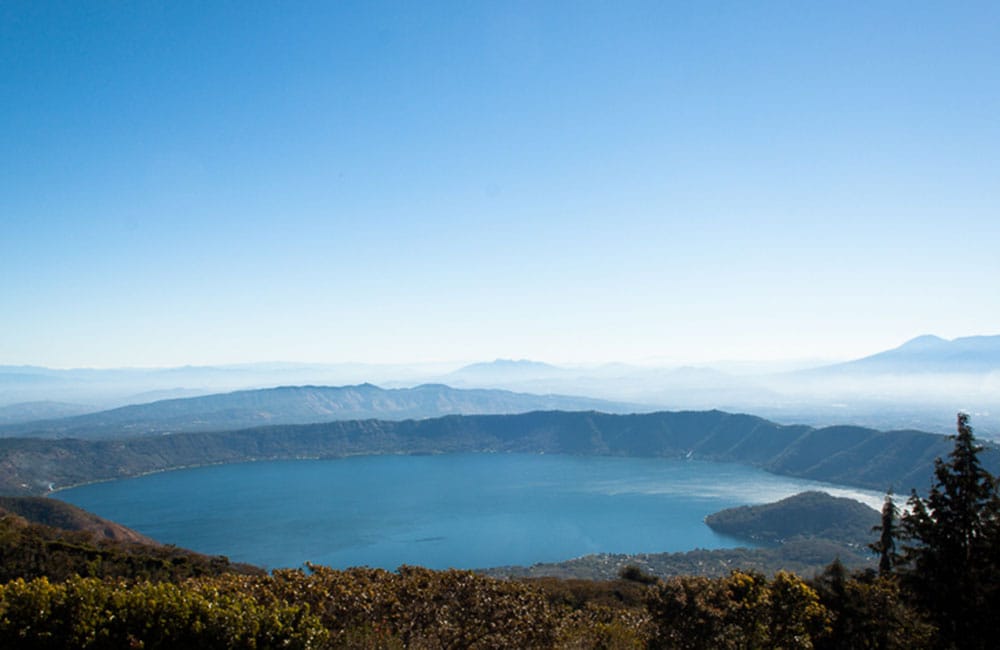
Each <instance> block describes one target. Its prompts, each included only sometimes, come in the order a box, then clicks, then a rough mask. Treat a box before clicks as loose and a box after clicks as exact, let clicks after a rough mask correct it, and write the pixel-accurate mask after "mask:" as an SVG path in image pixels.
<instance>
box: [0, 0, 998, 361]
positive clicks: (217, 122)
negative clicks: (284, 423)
mask: <svg viewBox="0 0 1000 650" xmlns="http://www.w3.org/2000/svg"><path fill="white" fill-rule="evenodd" d="M998 116H1000V5H998V4H997V3H993V2H988V3H975V2H966V3H924V2H905V3H903V2H900V3H867V2H866V3H860V2H859V3H793V2H773V3H772V2H763V3H747V2H731V3H729V2H705V3H667V2H648V3H647V2H549V3H545V2H478V3H477V2H472V3H470V2H455V3H433V2H431V3H414V2H399V3H389V2H358V3H354V2H317V3H308V2H300V3H255V2H226V3H221V2H220V3H200V2H197V3H196V2H163V3H154V2H143V3H129V4H125V3H100V2H94V3H89V2H39V3H35V2H10V3H3V4H0V151H2V154H0V364H4V363H6V364H22V363H30V364H39V365H50V366H57V367H72V366H94V367H108V366H126V365H128V366H133V365H140V366H153V365H181V364H212V363H228V362H243V361H259V360H287V361H319V362H336V361H370V362H403V361H406V362H413V361H428V360H437V361H442V360H473V359H492V358H495V357H512V358H522V357H527V358H535V359H542V360H548V361H554V362H585V361H595V362H600V361H611V360H623V361H641V360H650V359H661V360H682V361H691V360H713V359H776V358H793V357H826V358H848V357H853V356H861V355H864V354H868V353H871V352H875V351H878V350H880V349H884V348H887V347H892V346H895V345H897V344H899V343H902V342H903V341H904V340H906V339H907V338H910V337H912V336H916V335H918V334H923V333H934V334H938V335H941V336H945V337H948V338H951V337H956V336H965V335H971V334H986V333H997V332H998V330H1000V326H998V324H1000V192H998V190H997V188H998V187H1000V118H998Z"/></svg>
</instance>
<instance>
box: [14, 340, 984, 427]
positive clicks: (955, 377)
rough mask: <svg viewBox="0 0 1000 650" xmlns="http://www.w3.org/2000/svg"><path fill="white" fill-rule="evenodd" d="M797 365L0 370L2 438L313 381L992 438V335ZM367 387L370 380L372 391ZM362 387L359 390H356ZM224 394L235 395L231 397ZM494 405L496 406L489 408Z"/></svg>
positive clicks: (431, 410) (391, 391) (507, 407)
mask: <svg viewBox="0 0 1000 650" xmlns="http://www.w3.org/2000/svg"><path fill="white" fill-rule="evenodd" d="M796 366H798V367H795V368H794V369H791V370H788V369H787V367H788V362H782V363H780V364H774V365H771V364H766V363H744V364H732V363H730V364H711V363H706V364H700V365H683V366H638V365H630V364H623V363H617V364H592V365H556V364H550V363H544V362H540V361H529V360H503V359H498V360H495V361H492V362H477V363H472V364H457V363H456V364H442V363H437V364H409V365H403V364H400V365H379V364H298V363H255V364H240V365H231V366H217V367H216V366H202V367H194V366H185V367H179V368H120V369H73V370H62V369H50V368H42V367H37V366H0V435H16V434H18V432H20V433H24V432H27V431H29V430H30V429H31V426H30V423H31V422H37V421H42V420H45V421H55V420H60V419H62V420H63V422H62V424H61V425H58V426H62V427H63V429H64V432H63V433H62V434H61V435H68V434H67V433H66V432H65V431H66V430H68V429H66V427H74V426H76V427H77V428H80V427H83V426H84V425H85V423H86V422H88V421H91V422H92V421H95V416H93V415H91V416H87V417H84V414H85V413H95V414H96V413H97V412H100V411H106V410H108V409H111V408H120V407H123V406H129V405H136V404H152V403H158V404H160V406H159V408H160V409H169V408H171V404H178V405H179V404H181V403H182V402H179V401H176V400H179V399H183V398H189V397H197V396H205V397H203V398H202V399H203V400H205V401H209V400H214V401H216V402H218V401H219V400H221V399H222V398H220V397H218V396H214V397H209V395H211V394H214V393H219V392H222V391H246V390H252V389H260V388H266V387H274V386H285V387H288V388H285V389H284V390H286V391H288V390H292V389H291V387H292V386H300V387H307V386H313V388H312V390H313V391H325V392H326V393H330V392H331V391H335V390H339V391H340V392H341V393H344V394H346V392H347V391H350V390H353V391H354V397H353V399H354V400H355V401H357V400H362V401H364V400H370V399H372V395H374V394H375V392H374V391H382V392H381V393H379V394H380V395H381V398H380V399H382V400H383V401H385V400H388V401H386V403H385V404H383V406H384V408H380V407H379V406H377V405H376V404H374V403H372V404H370V405H369V408H368V409H367V410H365V409H362V408H360V407H358V406H357V405H355V406H344V405H340V406H338V407H337V409H339V412H337V411H336V410H335V411H333V412H330V413H326V415H330V417H337V418H340V419H350V418H352V417H384V416H385V415H386V414H391V413H392V412H394V411H395V413H396V415H395V416H392V417H399V418H405V417H431V416H435V415H442V414H445V413H515V412H520V411H528V410H537V409H551V408H561V409H566V410H589V409H593V410H600V411H607V412H619V413H622V412H642V411H653V410H664V409H667V410H676V409H713V408H717V409H722V410H727V411H743V412H749V413H754V414H757V415H761V416H764V417H768V418H771V419H774V420H776V421H779V422H782V423H786V424H794V423H803V424H811V425H817V426H824V425H833V424H855V425H861V426H870V427H874V428H880V429H903V428H911V429H922V430H926V431H934V432H939V433H950V432H951V429H952V425H953V418H954V413H955V412H957V411H959V410H964V411H967V412H969V413H970V414H971V415H972V416H973V418H974V421H975V422H976V426H977V432H979V434H980V435H981V436H984V437H993V436H1000V336H997V335H992V336H973V337H963V338H958V339H954V340H951V341H948V340H945V339H942V338H939V337H936V336H932V335H924V336H920V337H917V338H915V339H912V340H910V341H907V342H905V343H903V344H902V345H900V346H898V347H896V348H892V349H889V350H885V351H882V352H879V353H876V354H874V355H870V356H867V357H863V358H860V359H855V360H851V361H847V362H841V363H834V364H822V365H811V364H809V363H806V362H803V363H801V364H796ZM734 368H735V370H734ZM355 382H356V383H355ZM368 382H375V383H379V384H380V385H381V388H378V387H376V386H374V385H372V384H370V383H368ZM352 385H353V386H352ZM337 386H339V387H340V388H334V387H337ZM323 387H325V388H323ZM454 389H465V390H480V391H494V393H493V394H492V395H491V396H489V398H487V393H480V394H479V395H478V399H480V403H478V404H474V403H472V402H467V403H462V402H461V400H460V401H459V402H455V403H451V404H450V405H449V404H448V400H449V399H455V398H456V396H459V395H462V392H461V391H455V390H454ZM449 391H450V392H449ZM498 391H505V392H506V394H505V393H503V392H498ZM363 393H367V396H365V397H362V394H363ZM317 394H318V393H317ZM405 394H409V395H411V396H416V395H418V394H422V395H423V397H422V399H423V400H425V401H427V400H433V399H440V400H444V401H443V402H441V403H440V404H438V405H437V406H434V407H427V408H423V409H422V410H421V409H417V408H413V407H412V406H411V407H405V408H404V407H401V406H400V405H398V404H396V405H392V404H390V403H389V402H391V401H392V399H394V397H393V396H395V397H400V396H402V395H405ZM446 394H447V395H450V397H444V396H445V395H446ZM244 395H246V394H245V393H244ZM470 395H473V393H466V394H465V397H466V398H468V397H469V396H470ZM170 399H173V400H175V401H173V402H171V401H167V400H170ZM227 399H230V400H231V401H238V400H239V397H238V396H237V395H234V396H232V397H230V398H227ZM463 399H464V398H463ZM484 400H485V401H484ZM490 400H492V404H490V405H486V403H485V402H486V401H490ZM150 408H151V407H150ZM217 408H222V407H221V406H219V407H217ZM132 410H133V411H134V410H135V409H134V408H133V409H132ZM265 413H266V409H265ZM119 415H121V414H119ZM67 416H69V417H72V416H76V417H77V419H76V420H72V419H65V418H66V417H67ZM88 417H89V420H88ZM113 417H118V416H113ZM323 417H324V411H323V409H322V408H317V409H316V410H315V418H314V419H305V420H303V419H299V420H281V421H277V422H274V423H294V422H302V423H304V422H309V421H317V422H318V421H321V420H322V418H323ZM74 422H76V423H79V424H78V425H75V424H74ZM253 423H259V424H266V423H268V420H267V418H266V416H264V417H260V418H258V419H257V420H256V421H250V420H245V419H244V420H239V419H238V418H237V419H233V420H232V421H231V422H230V424H233V425H234V426H237V427H238V426H249V425H251V424H253ZM45 426H48V427H49V429H51V428H52V427H51V426H49V425H45ZM52 426H56V425H52ZM41 428H45V427H41ZM178 430H190V429H189V428H183V427H182V428H180V429H178Z"/></svg>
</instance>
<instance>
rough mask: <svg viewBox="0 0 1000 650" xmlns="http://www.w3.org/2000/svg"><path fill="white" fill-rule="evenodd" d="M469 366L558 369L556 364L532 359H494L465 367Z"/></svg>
mask: <svg viewBox="0 0 1000 650" xmlns="http://www.w3.org/2000/svg"><path fill="white" fill-rule="evenodd" d="M469 368H498V369H499V368H517V369H534V370H538V369H552V370H557V368H556V366H553V365H552V364H549V363H545V362H543V361H532V360H531V359H494V360H493V361H483V362H480V363H473V364H469V365H467V366H465V368H464V369H469Z"/></svg>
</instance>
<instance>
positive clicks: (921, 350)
mask: <svg viewBox="0 0 1000 650" xmlns="http://www.w3.org/2000/svg"><path fill="white" fill-rule="evenodd" d="M805 372H813V373H824V372H837V373H853V372H861V373H882V374H912V373H944V374H949V373H955V374H966V373H990V372H1000V336H967V337H964V338H957V339H954V340H951V341H948V340H945V339H942V338H940V337H937V336H932V335H925V336H918V337H917V338H915V339H911V340H909V341H907V342H906V343H904V344H903V345H901V346H899V347H898V348H893V349H892V350H886V351H885V352H879V353H878V354H873V355H871V356H868V357H864V358H861V359H856V360H854V361H848V362H846V363H839V364H835V365H832V366H825V367H821V368H816V369H814V370H810V371H805Z"/></svg>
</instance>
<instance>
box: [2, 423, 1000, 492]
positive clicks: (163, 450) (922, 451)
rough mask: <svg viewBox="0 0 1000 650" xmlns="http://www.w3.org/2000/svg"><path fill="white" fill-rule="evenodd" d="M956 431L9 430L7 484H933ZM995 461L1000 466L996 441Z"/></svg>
mask: <svg viewBox="0 0 1000 650" xmlns="http://www.w3.org/2000/svg"><path fill="white" fill-rule="evenodd" d="M949 448H950V442H949V439H948V438H947V437H946V436H941V435H935V434H929V433H923V432H919V431H894V432H883V431H877V430H874V429H865V428H862V427H827V428H822V429H815V428H812V427H808V426H804V425H793V426H784V425H779V424H775V423H773V422H769V421H768V420H764V419H762V418H759V417H756V416H752V415H744V414H730V413H725V412H722V411H679V412H666V411H664V412H658V413H647V414H628V415H613V414H608V413H600V412H595V411H586V412H565V411H536V412H532V413H525V414H520V415H452V416H446V417H442V418H435V419H426V420H403V421H386V420H352V421H335V422H327V423H323V424H309V425H287V426H271V427H259V428H255V429H245V430H238V431H227V432H215V433H178V434H173V435H164V436H144V437H137V438H129V439H122V440H93V441H86V440H78V439H56V440H47V439H40V438H6V439H0V493H6V494H14V495H30V494H44V493H46V492H47V491H49V490H50V489H53V488H55V489H58V488H62V487H67V486H71V485H76V484H80V483H86V482H91V481H98V480H107V479H115V478H124V477H128V476H136V475H139V474H144V473H148V472H155V471H162V470H167V469H175V468H180V467H186V466H193V465H209V464H217V463H233V462H245V461H253V460H265V459H294V458H306V457H308V458H332V457H338V456H345V455H352V454H397V453H403V454H421V453H449V452H465V453H468V452H522V453H556V454H559V453H562V454H580V455H617V456H637V457H674V458H676V457H690V458H696V459H703V460H711V461H724V462H739V463H745V464H748V465H753V466H756V467H761V468H763V469H765V470H767V471H770V472H773V473H775V474H783V475H787V476H795V477H800V478H807V479H813V480H818V481H826V482H830V483H837V484H841V485H849V486H855V487H861V488H868V489H874V490H885V489H887V488H890V487H892V488H894V489H895V490H896V491H903V490H908V489H909V488H911V487H913V488H917V489H918V490H921V489H924V488H925V487H926V486H927V485H928V483H929V481H930V477H931V475H932V468H933V462H934V459H935V458H937V457H943V456H946V455H947V453H948V450H949ZM983 459H984V462H986V463H987V465H988V466H990V467H994V468H995V467H997V465H998V460H1000V459H998V453H997V450H996V449H995V448H992V447H991V448H989V449H988V450H987V452H986V453H984V455H983Z"/></svg>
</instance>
